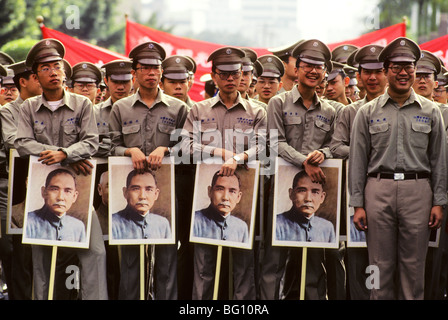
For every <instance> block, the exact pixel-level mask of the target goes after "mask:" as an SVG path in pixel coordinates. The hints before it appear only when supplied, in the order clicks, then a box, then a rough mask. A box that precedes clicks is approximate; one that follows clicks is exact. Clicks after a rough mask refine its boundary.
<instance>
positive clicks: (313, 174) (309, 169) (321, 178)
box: [303, 160, 326, 183]
mask: <svg viewBox="0 0 448 320" xmlns="http://www.w3.org/2000/svg"><path fill="white" fill-rule="evenodd" d="M303 167H304V168H305V172H306V173H307V175H308V177H310V179H311V181H312V182H314V183H325V179H326V176H325V174H324V172H323V171H322V169H321V168H320V167H319V166H317V165H314V164H309V163H308V161H306V160H305V162H304V163H303Z"/></svg>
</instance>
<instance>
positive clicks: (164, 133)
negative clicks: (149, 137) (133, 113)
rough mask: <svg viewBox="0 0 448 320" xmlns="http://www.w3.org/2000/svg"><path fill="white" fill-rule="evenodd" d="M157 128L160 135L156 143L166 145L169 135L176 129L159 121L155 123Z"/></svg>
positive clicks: (168, 141) (168, 142)
mask: <svg viewBox="0 0 448 320" xmlns="http://www.w3.org/2000/svg"><path fill="white" fill-rule="evenodd" d="M157 129H158V131H159V137H160V139H159V140H158V143H159V144H161V145H164V146H168V145H169V144H170V135H171V133H172V132H173V131H174V130H175V129H176V127H175V126H169V125H166V124H163V123H159V124H157Z"/></svg>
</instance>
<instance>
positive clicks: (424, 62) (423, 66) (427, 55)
mask: <svg viewBox="0 0 448 320" xmlns="http://www.w3.org/2000/svg"><path fill="white" fill-rule="evenodd" d="M441 70H442V64H441V63H440V59H439V58H437V57H436V56H435V55H434V54H432V53H431V52H429V51H427V50H422V55H421V57H420V60H418V62H417V71H416V72H417V73H434V74H436V75H437V74H439V73H440V71H441Z"/></svg>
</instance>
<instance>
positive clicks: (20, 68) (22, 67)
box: [8, 60, 33, 76]
mask: <svg viewBox="0 0 448 320" xmlns="http://www.w3.org/2000/svg"><path fill="white" fill-rule="evenodd" d="M8 69H11V70H12V71H13V72H14V76H16V75H19V74H21V73H25V72H33V71H32V69H31V67H28V66H27V65H26V63H25V60H23V61H20V62H16V63H14V64H11V65H9V66H8Z"/></svg>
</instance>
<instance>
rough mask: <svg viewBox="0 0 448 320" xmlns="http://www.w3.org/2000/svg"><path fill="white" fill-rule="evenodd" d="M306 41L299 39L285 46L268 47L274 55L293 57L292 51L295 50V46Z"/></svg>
mask: <svg viewBox="0 0 448 320" xmlns="http://www.w3.org/2000/svg"><path fill="white" fill-rule="evenodd" d="M304 41H305V40H299V41H297V42H295V43H293V44H288V45H286V46H283V47H276V48H270V49H268V51H269V52H271V53H272V54H273V55H274V56H277V57H279V58H280V59H281V58H283V57H288V56H291V57H292V51H293V50H294V48H295V47H297V46H298V45H299V44H301V43H302V42H304Z"/></svg>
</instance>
